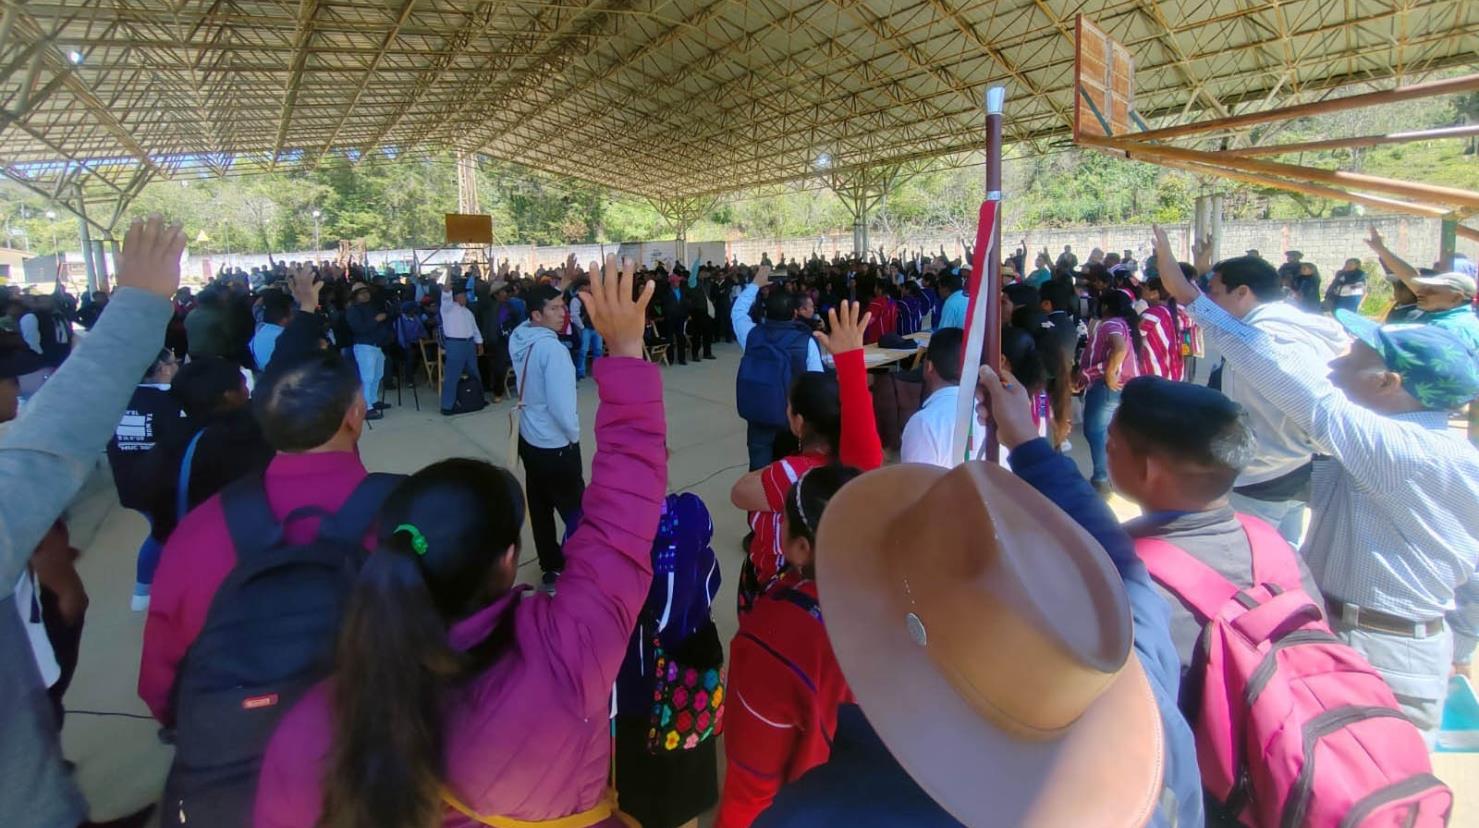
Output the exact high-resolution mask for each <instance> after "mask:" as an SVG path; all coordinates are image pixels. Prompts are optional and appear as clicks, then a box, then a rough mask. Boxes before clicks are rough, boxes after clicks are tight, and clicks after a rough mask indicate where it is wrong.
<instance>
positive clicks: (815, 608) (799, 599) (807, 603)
mask: <svg viewBox="0 0 1479 828" xmlns="http://www.w3.org/2000/svg"><path fill="white" fill-rule="evenodd" d="M770 597H772V598H774V599H775V600H777V601H785V602H787V603H789V604H794V605H795V606H797V607H799V608H800V609H801V611H802V612H804V613H806V614H807V615H810V616H811V617H812V618H814V619H816V620H817V622H818V623H820V622H821V620H822V608H821V605H819V604H818V603H817V600H816V599H815V598H813V597H811V596H810V595H807V594H806V593H804V592H802V591H801V590H799V589H793V588H791V587H783V588H781V589H777V590H776V591H775V592H773V593H771V595H770Z"/></svg>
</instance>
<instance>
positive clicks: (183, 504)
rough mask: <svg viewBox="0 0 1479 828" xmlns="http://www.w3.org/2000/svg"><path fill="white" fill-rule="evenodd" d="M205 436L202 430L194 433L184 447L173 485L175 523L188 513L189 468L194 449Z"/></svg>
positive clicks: (191, 463) (192, 461)
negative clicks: (183, 454) (183, 453)
mask: <svg viewBox="0 0 1479 828" xmlns="http://www.w3.org/2000/svg"><path fill="white" fill-rule="evenodd" d="M203 434H205V429H204V428H202V429H200V430H199V431H197V432H195V436H194V437H191V438H190V443H189V444H188V445H186V446H185V456H184V457H183V458H182V459H181V460H180V478H179V480H177V481H176V485H175V523H176V524H178V523H179V522H180V521H181V520H183V519H184V517H185V513H186V512H188V511H190V467H191V466H192V465H193V464H194V460H195V447H196V446H198V445H200V437H201V435H203Z"/></svg>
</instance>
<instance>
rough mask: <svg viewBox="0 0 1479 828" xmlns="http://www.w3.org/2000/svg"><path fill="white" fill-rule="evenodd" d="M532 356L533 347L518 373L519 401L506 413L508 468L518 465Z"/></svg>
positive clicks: (526, 355)
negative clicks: (525, 395)
mask: <svg viewBox="0 0 1479 828" xmlns="http://www.w3.org/2000/svg"><path fill="white" fill-rule="evenodd" d="M533 356H534V346H532V345H531V346H530V347H529V350H528V351H527V352H525V353H524V369H523V370H522V371H520V372H519V376H518V382H519V401H518V402H516V403H514V407H513V408H510V409H509V411H508V468H510V469H512V468H517V467H518V465H519V421H520V420H522V419H523V411H524V387H525V386H527V385H528V384H529V359H530V357H533Z"/></svg>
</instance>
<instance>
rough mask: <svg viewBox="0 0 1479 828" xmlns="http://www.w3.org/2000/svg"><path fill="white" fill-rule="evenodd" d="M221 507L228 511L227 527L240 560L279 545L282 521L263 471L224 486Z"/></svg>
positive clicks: (226, 512) (225, 511) (223, 510)
mask: <svg viewBox="0 0 1479 828" xmlns="http://www.w3.org/2000/svg"><path fill="white" fill-rule="evenodd" d="M221 511H222V512H224V513H225V515H226V531H227V532H228V533H229V534H230V535H231V545H232V547H234V548H235V550H236V559H237V561H238V562H240V561H241V560H242V559H243V558H246V557H248V556H250V555H252V554H253V553H256V552H261V551H262V550H264V549H269V548H271V547H273V546H275V545H276V544H277V543H278V541H279V540H280V539H281V537H282V525H281V524H280V523H279V522H278V520H277V515H274V514H273V513H272V506H271V505H270V504H268V502H267V488H266V486H265V485H264V483H263V481H262V475H261V474H250V475H247V476H246V477H243V478H240V479H238V480H235V481H232V482H231V483H230V484H228V485H227V486H226V488H224V489H222V490H221Z"/></svg>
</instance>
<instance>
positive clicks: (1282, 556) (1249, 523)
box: [1238, 514, 1304, 590]
mask: <svg viewBox="0 0 1479 828" xmlns="http://www.w3.org/2000/svg"><path fill="white" fill-rule="evenodd" d="M1238 523H1241V524H1242V525H1243V532H1244V533H1245V534H1247V535H1248V546H1249V547H1250V549H1251V552H1252V557H1253V583H1255V584H1276V585H1278V586H1280V587H1283V588H1284V589H1285V590H1293V589H1303V588H1304V582H1303V580H1302V579H1301V578H1300V577H1299V564H1297V563H1295V561H1294V555H1295V554H1296V553H1295V552H1294V550H1293V548H1291V547H1290V546H1289V541H1287V540H1285V539H1284V536H1283V535H1281V534H1279V530H1277V529H1275V528H1274V527H1272V526H1270V525H1268V524H1267V523H1266V522H1264V521H1262V520H1260V519H1258V518H1256V517H1253V516H1252V515H1244V514H1239V515H1238Z"/></svg>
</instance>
